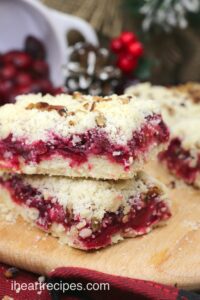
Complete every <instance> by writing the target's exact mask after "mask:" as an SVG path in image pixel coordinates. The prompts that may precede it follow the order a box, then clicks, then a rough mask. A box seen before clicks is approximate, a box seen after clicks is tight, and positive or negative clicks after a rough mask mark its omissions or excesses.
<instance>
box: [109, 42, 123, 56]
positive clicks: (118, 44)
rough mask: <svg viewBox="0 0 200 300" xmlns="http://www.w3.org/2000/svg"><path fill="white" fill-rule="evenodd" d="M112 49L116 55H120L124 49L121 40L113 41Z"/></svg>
mask: <svg viewBox="0 0 200 300" xmlns="http://www.w3.org/2000/svg"><path fill="white" fill-rule="evenodd" d="M110 48H111V50H112V51H113V52H114V53H120V52H121V51H122V49H123V44H122V41H121V39H120V38H116V39H113V40H112V42H111V44H110Z"/></svg>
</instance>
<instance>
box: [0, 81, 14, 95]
mask: <svg viewBox="0 0 200 300" xmlns="http://www.w3.org/2000/svg"><path fill="white" fill-rule="evenodd" d="M12 88H13V83H12V82H11V81H9V80H0V95H1V96H4V97H6V98H9V94H10V92H11V91H12Z"/></svg>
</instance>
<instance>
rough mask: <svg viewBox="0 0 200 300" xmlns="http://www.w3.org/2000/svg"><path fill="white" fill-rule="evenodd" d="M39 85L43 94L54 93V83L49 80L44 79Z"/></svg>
mask: <svg viewBox="0 0 200 300" xmlns="http://www.w3.org/2000/svg"><path fill="white" fill-rule="evenodd" d="M39 85H40V88H41V92H42V93H45V94H46V93H50V94H51V93H52V91H53V86H52V83H51V82H50V81H49V80H47V79H42V80H40V81H39Z"/></svg>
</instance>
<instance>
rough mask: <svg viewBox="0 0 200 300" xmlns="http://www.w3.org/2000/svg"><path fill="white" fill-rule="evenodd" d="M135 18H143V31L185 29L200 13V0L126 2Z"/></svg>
mask: <svg viewBox="0 0 200 300" xmlns="http://www.w3.org/2000/svg"><path fill="white" fill-rule="evenodd" d="M126 4H127V5H128V7H129V9H130V10H132V12H133V13H134V15H135V16H138V17H140V18H141V17H142V28H143V30H144V31H145V32H146V31H149V30H150V29H156V30H159V29H161V30H164V31H166V32H169V31H171V30H172V29H174V28H180V29H185V28H186V27H187V26H188V25H189V21H190V18H191V16H192V15H193V16H195V15H197V14H198V13H199V12H200V2H199V0H163V1H160V0H135V1H132V0H126Z"/></svg>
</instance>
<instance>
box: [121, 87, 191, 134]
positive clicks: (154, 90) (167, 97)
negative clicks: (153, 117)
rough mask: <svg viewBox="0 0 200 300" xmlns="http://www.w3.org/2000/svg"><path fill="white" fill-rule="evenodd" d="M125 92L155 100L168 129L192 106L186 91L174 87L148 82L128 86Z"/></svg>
mask: <svg viewBox="0 0 200 300" xmlns="http://www.w3.org/2000/svg"><path fill="white" fill-rule="evenodd" d="M125 92H126V93H127V94H128V95H132V96H136V97H137V98H138V99H141V100H142V101H144V100H145V99H146V100H149V99H151V100H153V101H155V102H156V103H157V104H158V105H159V106H160V109H161V114H162V117H163V119H164V122H165V123H166V124H167V125H168V127H169V129H171V127H173V125H174V124H176V123H177V120H178V119H179V118H180V119H181V118H183V117H184V116H185V115H188V110H189V109H191V108H192V107H193V106H194V105H193V103H192V99H191V97H190V96H189V94H188V93H185V92H181V91H179V90H178V89H175V88H167V87H164V86H159V85H151V84H150V83H149V82H146V83H140V84H136V85H133V86H130V87H129V88H127V89H126V91H125Z"/></svg>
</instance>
